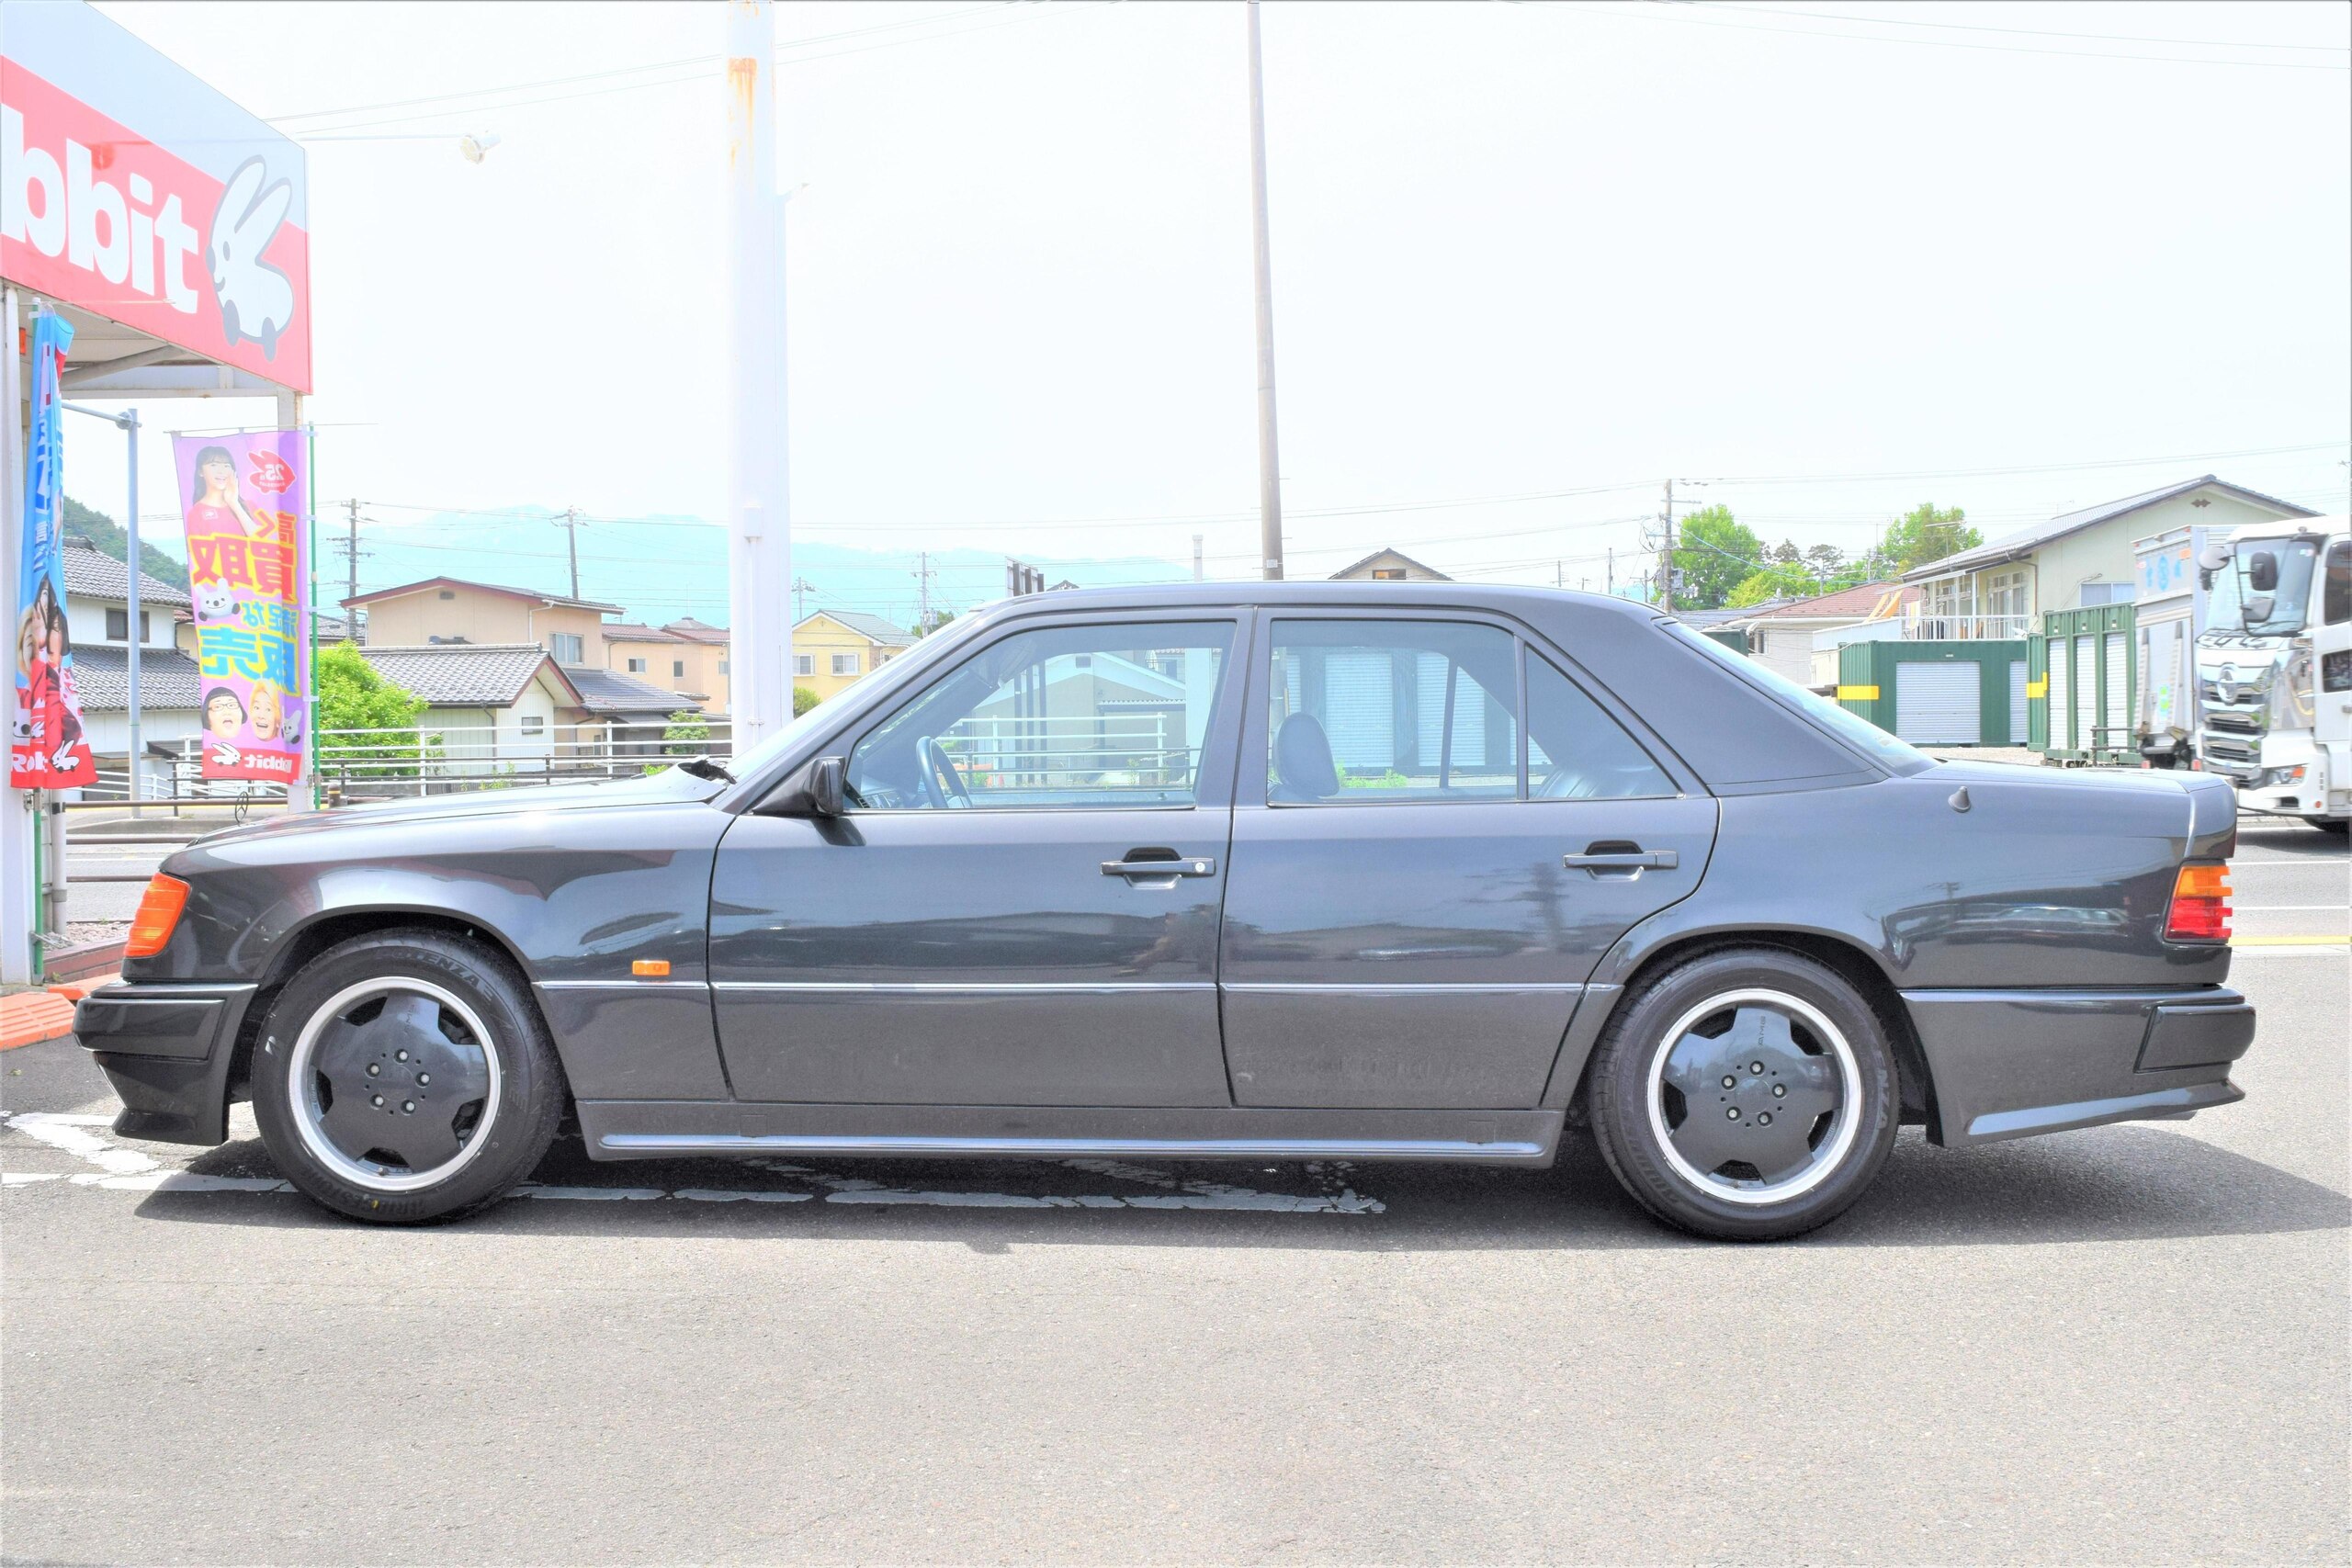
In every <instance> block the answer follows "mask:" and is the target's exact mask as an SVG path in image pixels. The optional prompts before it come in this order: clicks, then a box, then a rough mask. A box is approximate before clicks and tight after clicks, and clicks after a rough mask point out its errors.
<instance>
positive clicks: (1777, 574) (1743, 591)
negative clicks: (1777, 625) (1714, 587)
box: [1724, 561, 1816, 610]
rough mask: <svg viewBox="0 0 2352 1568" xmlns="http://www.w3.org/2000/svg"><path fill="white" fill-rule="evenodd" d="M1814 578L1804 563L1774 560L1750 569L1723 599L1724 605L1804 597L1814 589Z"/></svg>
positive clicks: (1741, 606)
mask: <svg viewBox="0 0 2352 1568" xmlns="http://www.w3.org/2000/svg"><path fill="white" fill-rule="evenodd" d="M1815 591H1816V590H1815V582H1814V580H1813V578H1812V577H1811V575H1810V574H1808V573H1807V572H1806V570H1805V569H1804V567H1802V566H1794V565H1790V564H1788V563H1786V562H1782V561H1774V562H1773V563H1772V564H1771V565H1770V566H1768V567H1764V568H1761V569H1759V570H1756V571H1752V572H1750V573H1749V574H1748V575H1747V576H1746V577H1743V578H1741V579H1740V580H1739V583H1738V585H1737V586H1736V587H1735V588H1733V589H1732V591H1731V592H1730V593H1728V594H1727V595H1725V596H1724V608H1725V609H1727V610H1745V609H1747V607H1748V606H1749V605H1751V604H1763V603H1765V602H1766V601H1767V600H1771V599H1801V598H1804V596H1806V595H1807V594H1810V593H1813V592H1815Z"/></svg>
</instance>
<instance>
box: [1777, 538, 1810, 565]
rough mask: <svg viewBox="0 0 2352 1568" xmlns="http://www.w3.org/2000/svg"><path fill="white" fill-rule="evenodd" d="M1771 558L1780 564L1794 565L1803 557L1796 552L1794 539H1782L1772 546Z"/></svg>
mask: <svg viewBox="0 0 2352 1568" xmlns="http://www.w3.org/2000/svg"><path fill="white" fill-rule="evenodd" d="M1772 558H1773V559H1774V560H1776V561H1778V562H1780V563H1781V565H1782V566H1794V565H1796V564H1797V562H1799V561H1800V560H1803V559H1804V556H1803V555H1801V554H1800V553H1799V552H1798V550H1797V542H1796V541H1795V540H1794V539H1782V540H1781V542H1780V543H1779V544H1777V545H1774V546H1773V547H1772Z"/></svg>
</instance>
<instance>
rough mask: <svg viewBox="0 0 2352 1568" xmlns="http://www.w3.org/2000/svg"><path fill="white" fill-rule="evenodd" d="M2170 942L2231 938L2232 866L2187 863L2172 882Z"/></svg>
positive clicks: (2167, 937)
mask: <svg viewBox="0 0 2352 1568" xmlns="http://www.w3.org/2000/svg"><path fill="white" fill-rule="evenodd" d="M2165 940H2166V941H2167V942H2227V941H2229V940H2230V868H2229V867H2228V866H2225V865H2185V866H2182V867H2181V868H2180V874H2179V875H2177V876H2176V877H2174V878H2173V882H2172V913H2171V914H2169V915H2167V916H2166V917H2165Z"/></svg>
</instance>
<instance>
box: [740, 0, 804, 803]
mask: <svg viewBox="0 0 2352 1568" xmlns="http://www.w3.org/2000/svg"><path fill="white" fill-rule="evenodd" d="M727 55H728V59H727V182H728V216H729V224H728V228H729V239H730V241H731V243H732V247H733V252H734V254H733V260H732V266H731V268H730V274H731V276H730V283H731V289H730V293H731V299H732V306H733V309H732V311H731V318H732V319H731V321H729V343H730V345H731V347H732V348H733V351H734V357H733V367H732V368H733V371H734V375H733V385H732V387H731V388H730V389H729V390H730V392H731V397H730V403H731V405H732V408H733V412H734V416H735V418H734V426H735V428H734V432H733V440H732V442H731V444H730V455H729V473H728V487H727V489H728V495H727V526H728V534H729V539H728V627H727V636H728V650H729V651H728V665H729V694H730V696H731V699H732V700H731V702H730V703H729V707H730V709H731V710H732V711H731V712H730V713H729V720H730V722H731V724H732V726H733V740H734V749H735V754H736V755H737V756H739V757H740V756H741V755H742V754H743V753H744V752H745V751H747V750H751V748H752V747H753V746H755V745H757V744H758V743H759V742H760V741H761V740H763V739H766V738H767V737H768V736H769V735H771V734H773V733H775V731H776V730H778V729H781V728H784V726H785V725H786V724H787V723H789V722H791V719H792V669H791V658H792V628H791V627H790V626H786V625H784V624H782V623H783V622H784V618H785V614H786V604H788V603H789V602H790V599H791V584H792V512H791V490H790V485H789V479H788V476H789V468H788V466H787V464H786V449H785V439H786V420H785V378H784V370H785V312H784V202H783V200H782V199H781V198H780V197H778V195H777V192H776V179H775V162H776V149H775V70H776V66H775V11H774V9H773V8H772V7H771V6H769V4H768V0H730V3H729V6H728V10H727Z"/></svg>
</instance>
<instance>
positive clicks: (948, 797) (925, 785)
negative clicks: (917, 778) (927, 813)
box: [915, 735, 972, 811]
mask: <svg viewBox="0 0 2352 1568" xmlns="http://www.w3.org/2000/svg"><path fill="white" fill-rule="evenodd" d="M915 760H916V761H918V762H920V763H922V792H923V794H925V795H929V796H931V803H932V805H933V806H934V807H938V808H939V809H940V810H942V811H948V810H959V809H962V808H964V807H969V806H970V805H971V804H972V786H971V785H969V784H966V783H965V782H964V774H963V772H962V771H961V770H960V769H958V768H957V767H956V759H955V758H953V757H951V756H949V755H948V754H947V748H946V747H944V746H942V745H941V744H940V743H939V739H938V737H936V736H932V735H925V736H922V737H921V738H920V739H917V740H916V741H915Z"/></svg>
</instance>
